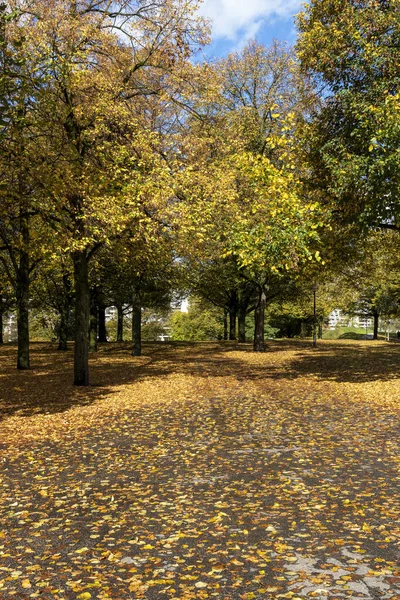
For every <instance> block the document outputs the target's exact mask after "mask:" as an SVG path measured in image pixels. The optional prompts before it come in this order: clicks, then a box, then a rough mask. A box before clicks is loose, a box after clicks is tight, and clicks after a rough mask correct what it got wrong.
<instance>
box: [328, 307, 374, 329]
mask: <svg viewBox="0 0 400 600" xmlns="http://www.w3.org/2000/svg"><path fill="white" fill-rule="evenodd" d="M373 323H374V322H373V319H372V318H371V317H367V316H362V315H355V316H349V315H348V314H346V313H344V312H343V311H342V310H340V308H335V309H334V310H333V311H332V312H331V313H330V314H329V316H328V327H329V329H335V327H360V328H365V327H366V328H368V327H373Z"/></svg>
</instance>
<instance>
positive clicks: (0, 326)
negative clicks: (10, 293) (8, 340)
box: [0, 300, 4, 344]
mask: <svg viewBox="0 0 400 600" xmlns="http://www.w3.org/2000/svg"><path fill="white" fill-rule="evenodd" d="M0 301H1V300H0ZM3 331H4V324H3V313H2V312H0V344H4V337H3Z"/></svg>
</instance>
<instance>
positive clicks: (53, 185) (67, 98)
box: [23, 0, 203, 385]
mask: <svg viewBox="0 0 400 600" xmlns="http://www.w3.org/2000/svg"><path fill="white" fill-rule="evenodd" d="M195 8H196V5H195V3H194V2H181V0H176V1H175V0H169V1H167V2H164V1H163V2H161V1H159V0H157V1H156V2H135V1H132V2H129V3H127V2H114V3H113V4H112V6H111V5H110V3H109V2H108V1H106V0H100V2H99V1H98V0H96V1H95V0H85V1H82V2H79V3H78V2H75V1H69V0H52V2H50V3H49V2H47V1H46V2H44V1H41V0H35V2H34V6H33V7H32V11H31V12H29V13H28V15H27V16H26V18H25V19H24V22H23V30H24V50H25V53H26V54H27V55H29V57H30V60H32V61H34V63H35V65H37V69H36V71H35V73H31V77H32V78H33V79H34V78H35V76H36V72H40V73H41V76H42V77H43V78H44V81H45V84H44V85H42V86H41V88H40V90H39V91H38V95H37V96H38V98H37V104H36V106H35V109H36V111H37V113H38V114H39V115H40V118H41V122H42V123H46V124H47V125H46V126H45V127H44V126H43V130H42V131H41V134H42V136H43V137H42V145H43V154H44V156H45V157H46V162H45V164H44V165H43V168H42V169H41V172H40V174H37V176H38V179H39V181H40V185H41V187H42V189H43V194H44V196H45V206H44V209H45V212H46V213H47V215H49V214H51V215H53V218H52V225H53V227H54V229H55V231H57V235H58V236H60V240H62V242H61V243H62V244H63V247H64V248H65V249H66V250H67V251H68V252H69V253H70V255H71V257H72V261H73V265H74V288H75V332H76V335H75V366H74V382H75V384H76V385H87V384H88V382H89V376H88V334H87V331H88V323H89V304H90V298H89V280H88V272H89V262H90V260H91V258H92V257H93V255H94V253H95V252H96V251H97V249H98V248H99V247H100V246H101V245H102V244H104V243H105V242H106V241H107V240H108V239H110V237H112V236H113V235H117V234H118V233H120V232H121V230H122V229H123V228H124V224H125V223H126V221H127V220H129V219H131V218H132V214H136V213H137V207H138V205H140V203H141V202H142V200H141V198H143V197H145V195H144V194H143V191H142V187H141V186H143V185H144V184H146V185H148V186H149V185H151V184H153V185H154V186H155V187H156V188H157V190H159V189H160V187H161V179H162V177H160V170H161V171H162V170H163V169H164V170H166V167H164V165H163V164H161V159H159V161H158V162H157V159H154V152H153V143H154V141H155V138H156V137H157V134H156V133H155V132H154V131H152V130H151V129H150V128H149V123H148V120H147V119H146V116H147V115H146V106H145V105H143V102H144V100H145V99H147V98H148V97H151V96H153V95H163V94H167V88H168V74H169V73H171V72H172V71H174V69H178V68H179V65H180V64H181V63H182V61H185V60H186V59H187V57H188V56H189V55H190V52H191V50H192V47H193V46H194V45H196V46H197V45H198V43H199V42H201V41H202V39H203V38H202V36H203V30H202V28H201V25H199V22H198V21H197V20H196V16H195V14H194V12H195ZM146 195H147V197H149V196H151V192H150V191H149V189H148V190H147V193H146Z"/></svg>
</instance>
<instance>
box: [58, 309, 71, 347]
mask: <svg viewBox="0 0 400 600" xmlns="http://www.w3.org/2000/svg"><path fill="white" fill-rule="evenodd" d="M68 324H69V304H68V303H67V302H66V303H65V304H63V306H62V307H61V310H60V332H59V336H58V350H61V351H63V352H65V350H68Z"/></svg>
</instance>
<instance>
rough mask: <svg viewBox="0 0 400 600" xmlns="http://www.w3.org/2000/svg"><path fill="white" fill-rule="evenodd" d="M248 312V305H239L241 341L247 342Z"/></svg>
mask: <svg viewBox="0 0 400 600" xmlns="http://www.w3.org/2000/svg"><path fill="white" fill-rule="evenodd" d="M246 312H247V307H245V306H239V310H238V328H239V343H240V344H243V343H245V342H246Z"/></svg>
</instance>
